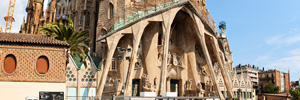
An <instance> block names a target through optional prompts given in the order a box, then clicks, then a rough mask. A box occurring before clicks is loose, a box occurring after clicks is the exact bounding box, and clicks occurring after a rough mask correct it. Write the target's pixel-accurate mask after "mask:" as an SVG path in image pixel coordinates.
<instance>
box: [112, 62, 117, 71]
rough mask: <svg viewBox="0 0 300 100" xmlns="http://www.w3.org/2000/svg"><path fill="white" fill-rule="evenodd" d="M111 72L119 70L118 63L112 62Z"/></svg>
mask: <svg viewBox="0 0 300 100" xmlns="http://www.w3.org/2000/svg"><path fill="white" fill-rule="evenodd" d="M110 71H117V69H116V61H115V60H113V61H111V69H110Z"/></svg>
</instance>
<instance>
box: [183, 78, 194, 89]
mask: <svg viewBox="0 0 300 100" xmlns="http://www.w3.org/2000/svg"><path fill="white" fill-rule="evenodd" d="M192 85H193V80H192V79H189V80H187V81H186V82H185V86H184V88H185V90H192Z"/></svg>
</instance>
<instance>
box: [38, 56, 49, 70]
mask: <svg viewBox="0 0 300 100" xmlns="http://www.w3.org/2000/svg"><path fill="white" fill-rule="evenodd" d="M36 70H37V72H38V73H39V74H45V73H47V72H48V70H49V60H48V58H47V57H46V56H41V57H39V58H38V60H37V64H36Z"/></svg>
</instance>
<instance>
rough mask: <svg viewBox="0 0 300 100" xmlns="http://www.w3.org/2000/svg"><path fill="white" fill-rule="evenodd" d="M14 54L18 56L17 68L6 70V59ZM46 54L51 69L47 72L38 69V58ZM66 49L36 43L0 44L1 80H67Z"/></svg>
mask: <svg viewBox="0 0 300 100" xmlns="http://www.w3.org/2000/svg"><path fill="white" fill-rule="evenodd" d="M9 54H12V55H14V56H15V57H16V70H15V71H14V72H13V73H6V72H5V71H4V59H5V57H6V56H7V55H9ZM40 56H46V57H47V58H48V60H49V69H48V72H47V73H45V74H39V73H38V72H37V70H36V65H37V60H38V58H39V57H40ZM65 68H66V51H65V48H62V47H53V46H41V45H39V46H36V45H15V44H10V45H6V44H1V45H0V81H25V82H62V83H64V82H65Z"/></svg>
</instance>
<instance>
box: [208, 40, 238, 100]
mask: <svg viewBox="0 0 300 100" xmlns="http://www.w3.org/2000/svg"><path fill="white" fill-rule="evenodd" d="M210 41H212V43H213V50H214V53H215V56H216V57H217V61H218V63H219V64H220V69H221V74H222V76H223V79H224V83H225V86H226V88H227V93H228V97H229V99H231V98H234V95H233V88H232V81H231V78H230V77H229V74H228V70H227V69H226V68H225V67H224V63H223V62H225V61H224V60H223V61H222V60H221V57H220V54H219V50H218V49H217V47H219V46H218V41H217V40H215V39H211V40H210ZM224 54H225V53H224Z"/></svg>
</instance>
